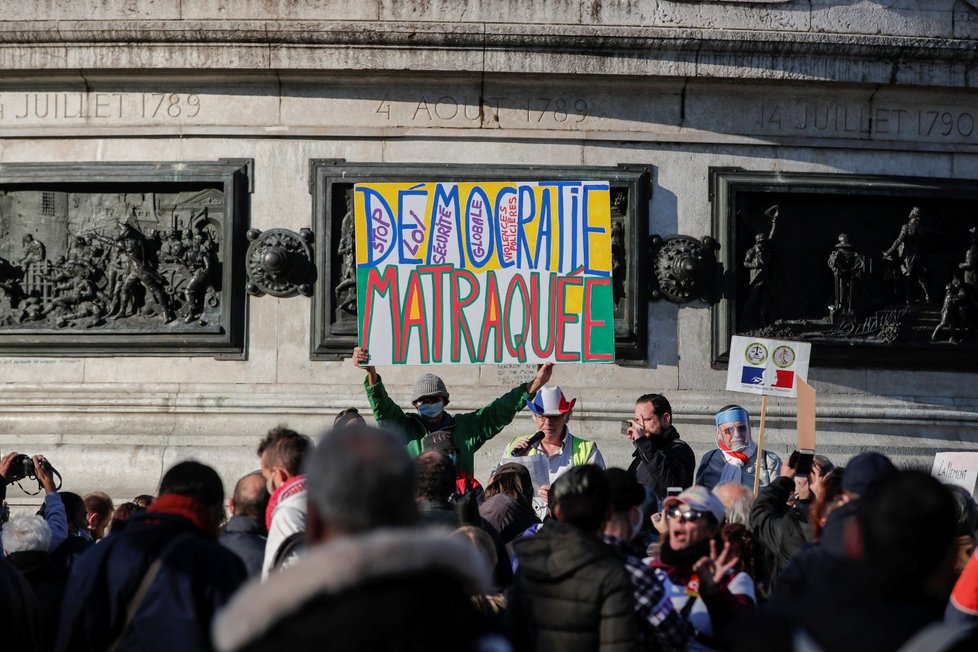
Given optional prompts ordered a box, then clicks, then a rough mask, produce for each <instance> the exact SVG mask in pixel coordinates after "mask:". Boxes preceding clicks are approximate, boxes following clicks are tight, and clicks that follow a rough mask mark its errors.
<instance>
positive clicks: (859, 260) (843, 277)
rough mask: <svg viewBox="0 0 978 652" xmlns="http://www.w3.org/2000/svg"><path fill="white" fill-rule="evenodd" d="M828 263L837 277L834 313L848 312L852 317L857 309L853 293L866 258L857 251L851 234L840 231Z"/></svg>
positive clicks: (863, 269)
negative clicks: (851, 240)
mask: <svg viewBox="0 0 978 652" xmlns="http://www.w3.org/2000/svg"><path fill="white" fill-rule="evenodd" d="M828 264H829V269H831V270H832V276H833V277H834V279H835V284H834V290H835V292H834V294H835V297H834V298H835V303H834V305H833V311H832V312H833V314H834V315H835V314H840V315H841V314H847V315H848V316H850V317H852V316H854V313H855V309H856V306H855V301H854V300H853V294H854V291H855V286H856V282H857V281H858V279H859V278H860V277H862V275H863V273H864V272H865V269H866V259H865V258H864V257H863V256H860V255H859V254H858V253H856V250H855V249H854V248H853V246H852V244H850V243H849V235H848V234H846V233H840V234H839V241H838V243H837V244H836V245H835V248H834V249H833V250H832V253H831V254H829V261H828Z"/></svg>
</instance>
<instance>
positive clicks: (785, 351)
mask: <svg viewBox="0 0 978 652" xmlns="http://www.w3.org/2000/svg"><path fill="white" fill-rule="evenodd" d="M811 355H812V345H811V344H810V343H808V342H792V341H790V340H768V339H764V338H762V337H744V336H742V335H735V336H733V337H732V338H731V339H730V363H729V366H728V367H727V391H730V392H746V393H748V394H766V395H768V396H784V397H791V398H794V397H796V396H798V378H804V379H805V380H806V381H807V380H808V362H809V360H810V359H811Z"/></svg>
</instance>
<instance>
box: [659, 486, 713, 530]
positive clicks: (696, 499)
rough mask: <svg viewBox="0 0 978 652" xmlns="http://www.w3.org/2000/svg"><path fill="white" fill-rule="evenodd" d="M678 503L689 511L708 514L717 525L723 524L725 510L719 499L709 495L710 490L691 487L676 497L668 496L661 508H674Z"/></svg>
mask: <svg viewBox="0 0 978 652" xmlns="http://www.w3.org/2000/svg"><path fill="white" fill-rule="evenodd" d="M679 503H686V504H687V505H689V506H690V508H691V509H695V510H696V511H697V512H702V513H710V514H713V516H714V518H716V520H717V523H723V519H724V516H725V515H726V513H727V510H726V509H724V507H723V503H721V502H720V499H719V498H717V497H716V496H714V495H713V494H711V493H710V490H709V489H707V488H706V487H701V486H700V485H693V486H692V487H690V488H689V489H687V490H686V491H684V492H682V493H681V494H679V495H678V496H670V497H669V498H666V499H665V501H664V502H663V507H666V508H668V507H674V506H676V505H678V504H679Z"/></svg>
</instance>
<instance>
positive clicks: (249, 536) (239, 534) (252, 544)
mask: <svg viewBox="0 0 978 652" xmlns="http://www.w3.org/2000/svg"><path fill="white" fill-rule="evenodd" d="M266 540H267V539H266V537H265V526H264V525H263V524H262V522H261V521H259V520H258V519H257V518H255V517H253V516H232V517H231V518H230V519H228V522H227V525H225V526H224V533H223V534H221V538H220V542H221V545H222V546H224V547H225V548H227V549H228V550H230V551H231V552H233V553H234V554H236V555H237V556H238V557H239V558H240V559H241V561H243V562H244V565H245V568H247V569H248V577H257V576H259V575H261V565H262V561H264V559H265V541H266Z"/></svg>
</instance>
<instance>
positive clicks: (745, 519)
mask: <svg viewBox="0 0 978 652" xmlns="http://www.w3.org/2000/svg"><path fill="white" fill-rule="evenodd" d="M713 495H714V496H716V497H717V498H719V499H720V502H721V503H723V506H724V507H725V508H726V512H727V519H726V522H727V523H740V524H741V525H744V526H746V527H748V528H749V527H750V510H751V507H753V506H754V494H753V493H752V492H751V491H750V489H748V488H747V487H745V486H744V485H742V484H740V483H739V482H721V483H720V484H718V485H717V486H715V487H713Z"/></svg>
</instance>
